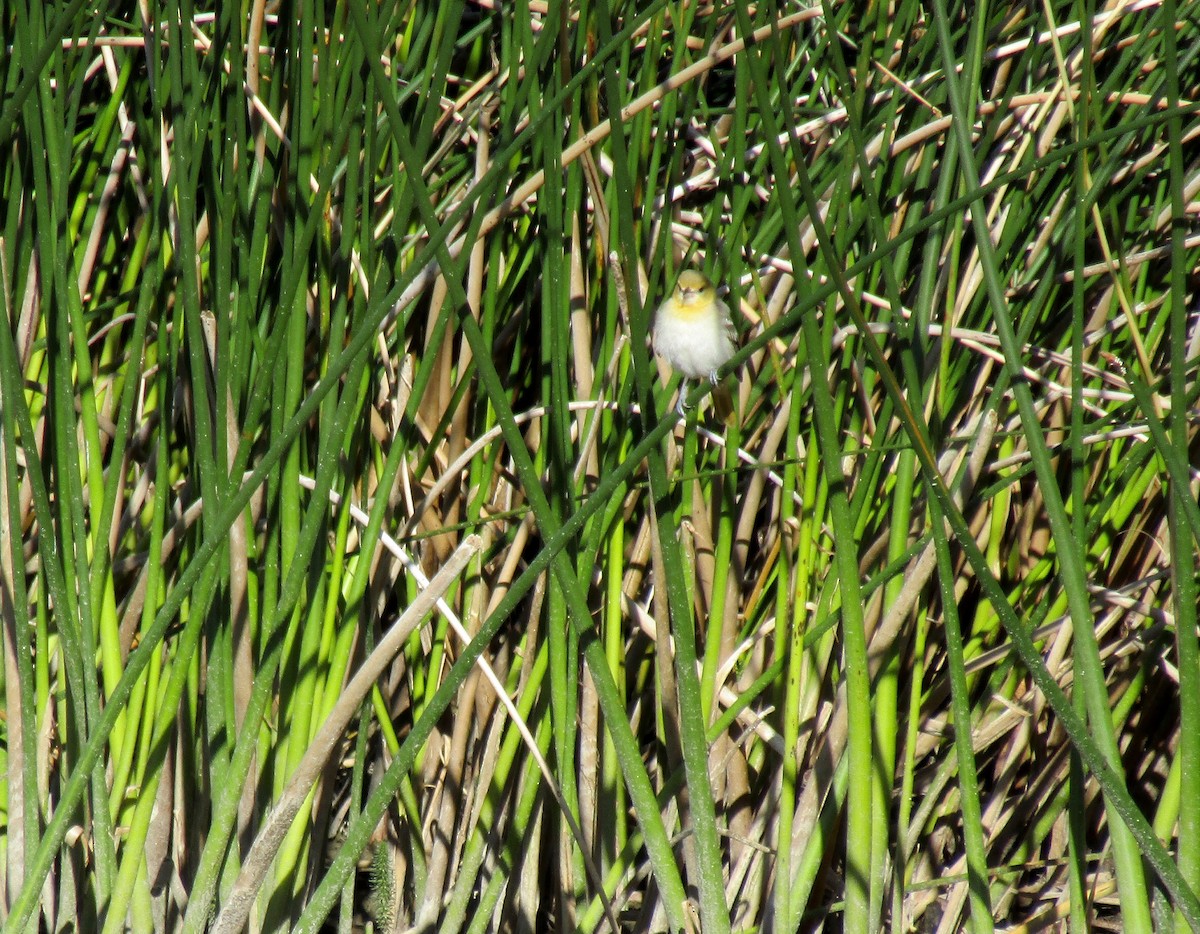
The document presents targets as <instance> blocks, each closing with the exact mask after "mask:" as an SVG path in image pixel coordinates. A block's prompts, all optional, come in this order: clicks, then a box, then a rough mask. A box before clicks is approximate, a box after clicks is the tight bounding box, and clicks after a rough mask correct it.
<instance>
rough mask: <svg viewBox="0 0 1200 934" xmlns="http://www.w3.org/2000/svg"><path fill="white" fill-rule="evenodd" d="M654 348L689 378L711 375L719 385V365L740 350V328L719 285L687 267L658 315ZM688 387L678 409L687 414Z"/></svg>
mask: <svg viewBox="0 0 1200 934" xmlns="http://www.w3.org/2000/svg"><path fill="white" fill-rule="evenodd" d="M653 339H654V349H655V351H656V352H657V353H658V354H659V355H660V356H662V357H663V358H664V359H665V360H666V361H667V362H668V363H670V364H671V366H673V367H674V368H675V369H677V370H678V371H679V372H680V373H681V374H683V376H684V379H685V382H686V380H688V379H703V378H705V377H707V378H708V379H709V380H711V381H712V383H713V385H714V386H715V385H717V369H718V367H720V366H721V365H722V364H723V363H725V361H726V360H728V359H729V358H730V357H732V356H733V354H734V352H735V351H736V350H737V332H736V331H735V330H734V327H733V317H732V316H731V315H730V313H729V306H728V305H726V304H725V303H724V302H723V301H721V299H719V298H717V289H716V286H714V285H713V284H712V283H711V282H710V281H709V280H708V278H707V277H706V276H705V275H704V274H703V273H700V272H697V271H696V270H694V269H687V270H684V271H683V272H682V273H680V275H679V281H678V282H677V283H676V284H675V291H674V292H672V293H671V294H670V295H668V296H667V298H666V300H665V301H664V302H663V303H662V304H661V305H660V306H659V308H658V313H657V314H656V315H655V316H654V328H653ZM683 399H684V387H680V390H679V405H678V406H677V411H679V412H680V414H683Z"/></svg>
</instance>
